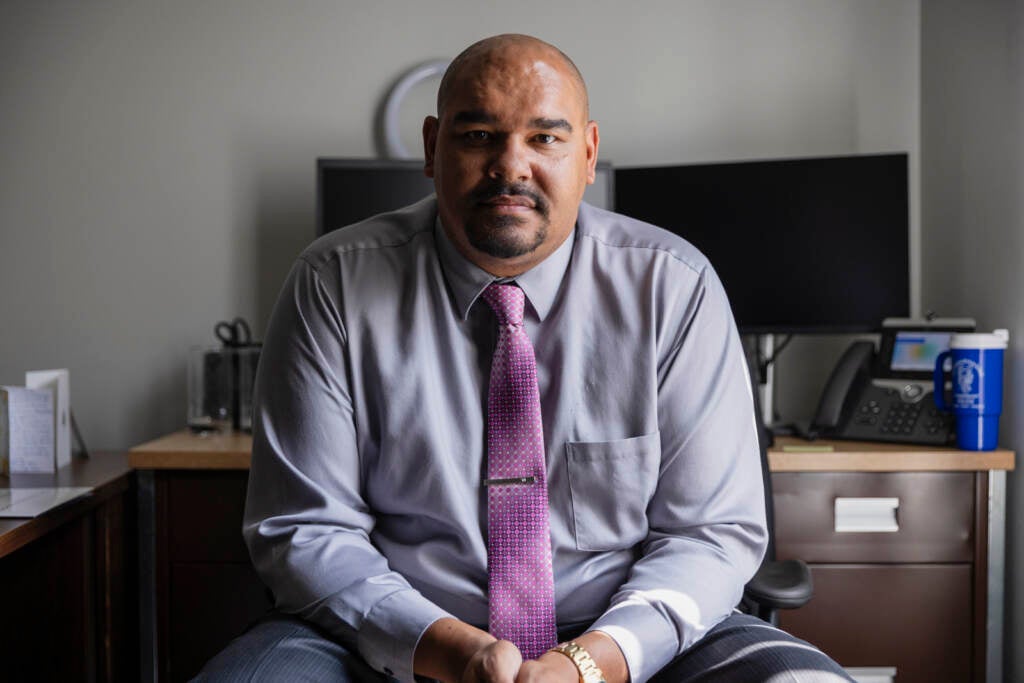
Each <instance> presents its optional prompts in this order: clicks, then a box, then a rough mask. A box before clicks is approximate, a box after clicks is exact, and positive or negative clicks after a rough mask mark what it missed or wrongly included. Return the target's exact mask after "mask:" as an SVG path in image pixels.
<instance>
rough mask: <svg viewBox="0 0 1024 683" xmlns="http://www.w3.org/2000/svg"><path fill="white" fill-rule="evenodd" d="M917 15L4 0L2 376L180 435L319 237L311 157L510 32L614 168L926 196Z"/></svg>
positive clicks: (112, 424)
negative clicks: (818, 165)
mask: <svg viewBox="0 0 1024 683" xmlns="http://www.w3.org/2000/svg"><path fill="white" fill-rule="evenodd" d="M918 14H919V9H918V2H917V1H916V0H903V1H899V2H894V1H892V0H873V1H871V0H828V1H822V0H775V1H774V2H771V3H766V2H762V1H761V0H689V1H679V0H664V1H651V2H639V3H622V2H557V1H551V0H546V1H543V2H542V1H539V0H523V1H521V2H518V3H512V4H509V3H503V4H501V5H500V6H497V7H494V8H488V7H486V6H485V5H482V4H481V3H477V2H471V1H470V0H446V1H435V2H430V3H416V2H396V1H393V0H392V1H387V0H378V1H377V2H374V3H357V2H326V1H325V2H309V1H306V2H288V3H286V2H253V1H249V0H246V1H242V0H236V1H227V0H221V1H218V2H165V3H137V2H131V1H127V0H125V1H121V2H117V1H113V0H111V1H107V2H99V1H95V2H88V3H75V2H47V3H40V2H32V1H25V0H21V1H11V0H8V1H7V2H4V3H2V4H0V102H2V107H0V111H2V112H3V125H0V149H2V150H3V154H2V155H0V292H2V294H0V306H2V308H0V321H2V325H3V333H2V334H0V382H4V383H21V382H22V380H23V374H22V373H23V372H24V371H25V370H27V369H33V368H45V367H69V368H70V369H71V376H72V394H73V407H74V410H75V412H76V414H77V416H78V420H79V423H80V424H81V426H82V430H83V432H84V435H85V437H86V440H87V442H88V443H89V445H90V447H92V448H124V447H128V446H130V445H132V444H134V443H138V442H140V441H141V440H144V439H148V438H152V437H155V436H157V435H159V434H161V433H165V432H168V431H172V430H175V429H178V428H180V427H181V426H182V425H183V424H184V412H185V408H184V402H185V380H184V366H185V358H186V353H187V349H188V348H189V347H190V346H192V345H195V344H203V343H207V342H212V341H213V336H212V327H213V324H214V323H215V322H216V321H217V320H220V319H223V318H226V317H229V316H235V315H244V316H247V317H249V318H250V319H251V320H252V321H253V322H254V324H255V327H256V328H257V329H262V327H263V326H264V324H265V323H266V320H267V316H268V313H269V309H270V307H271V306H272V303H273V299H274V296H275V294H276V291H277V287H278V285H279V283H280V281H281V280H282V278H283V277H284V275H285V273H286V271H287V268H288V266H289V264H290V262H291V260H292V258H293V257H294V255H295V254H296V253H297V252H298V251H299V250H300V249H301V248H302V246H303V245H304V244H305V243H307V241H308V240H309V239H311V237H312V234H313V208H312V203H313V191H314V177H313V167H314V166H313V164H314V159H315V158H316V157H317V156H323V155H337V156H369V155H373V154H374V153H375V150H374V147H373V144H372V140H373V131H374V124H373V115H374V111H375V109H376V107H377V106H378V103H379V101H380V99H381V97H382V96H383V94H384V93H385V91H386V89H387V86H388V85H389V84H390V83H391V82H392V81H393V80H394V79H395V78H396V77H397V76H398V75H399V74H400V73H402V72H403V71H404V70H406V69H408V68H410V67H411V66H413V65H415V64H417V63H419V62H421V61H424V60H427V59H430V58H436V57H451V56H453V55H454V54H455V53H456V52H458V51H459V50H460V49H461V48H462V47H464V46H465V45H467V44H468V43H470V42H471V41H473V40H475V39H477V38H480V37H483V36H485V35H489V34H493V33H497V32H502V31H522V32H528V33H533V34H535V35H538V36H540V37H542V38H545V39H548V40H550V41H552V42H554V43H556V44H558V45H559V46H560V47H562V48H563V49H564V50H565V51H566V52H568V53H569V54H570V55H572V56H573V57H574V58H575V59H576V60H577V62H578V63H579V66H580V67H581V69H582V70H583V72H584V74H585V75H586V76H587V78H588V81H589V83H590V88H591V99H592V113H593V115H594V117H595V118H597V119H598V120H599V121H600V123H601V125H602V129H601V131H602V153H603V156H604V157H605V158H608V159H611V160H612V161H614V162H616V163H623V164H628V163H632V164H640V163H656V162H685V161H707V160H721V159H740V158H768V157H781V156H800V155H819V154H843V153H854V152H881V151H904V150H905V151H909V152H911V153H912V155H913V159H914V160H915V173H914V182H915V190H916V178H917V174H916V159H917V141H918V112H917V106H918V19H919V17H918ZM430 99H431V95H430V94H427V93H426V92H425V91H424V93H421V94H420V96H418V98H415V103H422V104H423V107H422V108H423V109H425V108H427V107H428V106H429V102H430ZM415 103H414V104H415ZM420 108H421V107H414V109H420ZM422 113H426V112H421V111H413V112H410V113H408V115H407V116H406V118H407V119H408V120H409V121H410V128H411V131H410V138H411V139H415V131H416V129H418V121H419V117H420V115H421V114H422ZM916 196H917V195H916V191H915V195H914V197H915V199H914V201H915V204H914V214H915V215H914V223H915V232H914V239H915V240H916V239H917V237H916V236H917V232H916V226H917V221H916V214H917V205H916ZM915 269H916V263H915ZM915 275H916V273H915ZM916 287H917V278H916V277H915V279H914V288H915V290H916ZM812 350H813V344H812V345H811V346H809V347H807V350H806V351H805V352H804V351H800V350H799V349H797V350H794V351H789V352H787V354H789V357H790V358H795V359H796V360H797V361H798V360H799V358H797V356H800V355H801V354H804V353H807V354H809V353H811V351H812ZM832 360H833V357H831V356H829V357H828V358H827V359H826V360H825V361H824V362H825V363H826V366H827V364H830V363H831V361H832ZM810 384H813V386H812V388H810V389H808V390H806V391H805V394H806V395H807V396H809V397H810V398H809V399H808V398H806V397H805V398H804V399H803V400H805V401H806V400H813V396H812V395H813V394H815V393H816V392H817V390H818V387H819V386H820V382H819V381H817V379H815V380H813V381H811V382H810ZM783 385H785V381H783ZM795 386H799V383H791V387H795ZM791 390H792V389H791Z"/></svg>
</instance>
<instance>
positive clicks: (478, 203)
mask: <svg viewBox="0 0 1024 683" xmlns="http://www.w3.org/2000/svg"><path fill="white" fill-rule="evenodd" d="M587 107H588V105H587V90H586V85H585V84H584V82H583V78H582V77H581V76H580V73H579V71H578V70H577V69H576V66H575V65H574V64H573V63H572V61H571V60H570V59H569V58H568V57H566V56H565V55H564V54H563V53H562V52H561V51H559V50H558V49H557V48H555V47H554V46H552V45H549V44H547V43H545V42H543V41H540V40H538V39H536V38H531V37H529V36H523V35H501V36H495V37H493V38H486V39H484V40H482V41H480V42H478V43H475V44H473V45H471V46H470V47H468V48H467V49H466V50H465V51H464V52H462V54H460V55H459V56H458V57H456V58H455V60H454V61H452V63H451V65H450V66H449V67H448V71H447V72H446V73H445V75H444V78H443V79H442V81H441V87H440V89H439V90H438V96H437V114H438V115H437V117H436V118H435V117H433V116H428V117H427V119H426V120H425V121H424V122H423V144H424V151H425V155H426V167H425V170H426V173H427V175H428V176H429V177H431V178H433V179H434V186H435V188H436V190H437V199H438V212H439V213H440V216H441V223H442V225H444V228H445V231H446V233H447V234H448V237H449V238H450V239H451V240H452V242H453V243H454V244H455V246H456V248H457V249H458V250H459V252H460V253H462V255H463V256H465V257H466V258H468V259H469V260H470V261H472V262H473V263H475V264H477V265H478V266H480V267H481V268H483V269H484V270H486V271H488V272H490V273H492V274H494V275H498V276H502V277H508V276H514V275H518V274H520V273H522V272H524V271H526V270H528V269H530V268H532V267H533V266H535V265H536V264H537V263H540V262H541V261H542V260H544V259H545V258H546V257H547V256H548V255H549V254H551V253H552V252H553V251H554V250H555V249H557V248H558V247H559V246H560V245H561V244H562V243H563V242H564V241H565V239H566V238H567V237H568V236H569V234H570V233H571V232H572V230H573V227H574V226H575V224H576V213H577V211H578V209H579V203H580V200H581V199H582V198H583V190H584V189H585V187H586V185H587V184H588V183H592V182H594V164H595V163H596V161H597V148H598V142H599V138H598V132H597V124H596V123H594V122H593V121H589V120H588V111H587Z"/></svg>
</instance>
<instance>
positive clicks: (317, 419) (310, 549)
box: [243, 198, 767, 683]
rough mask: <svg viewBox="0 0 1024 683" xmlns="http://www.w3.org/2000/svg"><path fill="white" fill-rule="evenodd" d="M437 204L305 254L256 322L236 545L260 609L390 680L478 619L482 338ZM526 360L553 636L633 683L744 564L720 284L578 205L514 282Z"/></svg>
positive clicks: (471, 278) (672, 243) (748, 538)
mask: <svg viewBox="0 0 1024 683" xmlns="http://www.w3.org/2000/svg"><path fill="white" fill-rule="evenodd" d="M436 214H437V209H436V200H434V199H433V198H429V199H426V200H424V201H422V202H420V203H418V204H415V205H413V206H411V207H408V208H406V209H403V210H402V211H399V212H396V213H392V214H386V215H383V216H378V217H375V218H372V219H369V220H367V221H364V222H362V223H359V224H357V225H354V226H350V227H347V228H345V229H343V230H338V231H335V232H332V233H330V234H328V235H326V236H324V237H322V238H321V239H319V240H317V241H316V242H315V243H314V244H313V245H311V246H310V247H309V248H308V249H306V251H305V252H304V253H303V254H302V255H301V257H300V258H299V259H298V261H297V263H296V264H295V266H294V268H293V269H292V271H291V273H290V275H289V277H288V280H287V282H286V283H285V285H284V289H283V291H282V294H281V297H280V299H279V301H278V303H277V306H276V308H275V310H274V314H273V316H272V320H271V323H270V326H269V328H268V331H267V335H266V340H265V344H264V347H263V352H262V355H261V359H260V369H259V376H258V380H257V408H256V415H255V432H254V439H253V454H252V466H251V470H250V478H249V493H248V500H247V504H246V514H245V522H244V529H243V532H244V535H245V538H246V540H247V542H248V544H249V549H250V552H251V554H252V558H253V561H254V563H255V566H256V568H257V570H258V572H259V573H260V575H261V576H262V578H263V579H264V581H265V582H266V583H267V585H268V586H269V587H270V588H271V589H272V590H273V592H274V594H275V596H276V598H277V601H278V606H279V607H280V608H281V609H282V610H284V611H288V612H294V613H297V614H299V615H301V616H302V617H304V618H306V619H308V620H309V621H311V622H313V623H316V624H318V625H319V626H321V627H323V628H324V629H325V630H327V631H328V632H329V633H331V634H332V635H333V636H334V637H336V638H338V639H339V640H341V641H343V642H346V643H349V644H350V645H352V646H354V647H356V648H357V649H358V651H359V653H360V654H361V655H362V656H363V657H364V658H365V659H366V661H367V662H368V663H369V664H370V665H371V666H372V667H374V668H375V669H377V670H378V671H383V672H386V673H390V674H391V675H393V676H394V677H396V678H398V679H399V680H402V681H411V680H412V679H413V674H412V661H413V653H414V650H415V647H416V644H417V641H418V639H419V638H420V636H421V635H422V634H423V632H424V631H425V630H426V629H427V628H428V627H429V626H430V625H431V624H432V623H433V622H434V621H435V620H437V619H438V618H441V617H444V616H454V617H456V618H458V619H461V620H463V621H466V622H468V623H471V624H474V625H477V626H480V627H483V628H486V625H487V538H486V534H487V528H486V526H487V525H486V519H487V507H486V494H485V491H484V487H483V486H482V483H481V482H482V480H483V478H484V473H485V472H486V469H487V464H486V434H485V429H486V424H485V416H486V400H487V399H486V397H487V383H488V378H489V373H490V363H491V355H492V353H493V350H494V344H495V340H496V336H497V330H496V322H495V318H494V314H493V313H492V312H491V310H490V308H489V307H488V306H487V304H486V303H485V302H483V301H482V300H478V297H479V295H480V293H481V291H482V290H483V289H484V288H485V287H486V286H487V285H488V284H489V283H491V282H492V281H493V280H494V278H493V277H492V276H490V275H489V274H487V273H486V272H484V271H483V270H481V269H480V268H478V267H476V266H475V265H473V264H472V263H470V262H469V261H467V260H466V259H464V258H463V257H462V256H461V255H460V254H458V252H457V251H456V250H455V248H454V247H453V245H452V244H451V243H450V241H449V240H448V239H447V237H446V236H445V234H444V231H443V230H442V229H441V228H440V227H439V223H438V221H437V218H436ZM515 281H516V282H517V283H518V284H519V286H520V287H522V288H523V290H524V292H525V293H526V297H527V301H528V304H527V307H526V330H527V333H528V334H529V336H530V339H531V340H532V341H533V345H534V349H535V352H536V356H537V367H538V384H539V388H540V397H541V409H542V413H543V420H544V440H545V448H546V453H547V467H548V485H549V493H548V497H549V500H550V507H551V516H550V523H551V543H552V556H553V563H554V576H555V597H556V603H557V616H558V622H559V626H560V628H566V627H569V626H573V625H592V628H594V629H600V630H601V631H604V632H605V633H607V634H609V635H610V636H611V637H613V638H614V639H615V640H616V642H617V643H618V645H619V647H620V648H621V649H622V652H623V653H624V655H625V657H626V660H627V663H628V665H629V670H630V674H631V676H632V680H633V681H636V682H637V683H642V682H643V681H646V680H647V679H648V678H649V677H650V676H651V675H652V674H654V673H655V672H656V671H657V670H658V669H660V668H661V667H662V666H664V665H665V664H666V663H667V662H669V661H670V660H671V659H672V658H673V657H674V656H676V655H677V654H679V653H681V652H683V651H684V650H685V649H686V648H687V647H689V646H690V645H691V644H693V643H694V642H696V641H697V640H698V639H699V638H700V637H701V636H702V635H703V634H704V633H706V632H707V631H708V630H709V629H710V628H711V627H712V626H714V625H715V624H716V623H718V622H719V621H720V620H722V619H723V618H724V617H725V616H727V615H728V614H729V613H730V611H731V610H732V608H733V606H734V605H736V604H737V602H738V601H739V598H740V595H741V593H742V588H743V585H744V584H745V583H746V581H747V580H748V579H749V578H750V576H752V575H753V573H754V571H755V570H756V568H757V566H758V564H759V562H760V560H761V557H762V555H763V552H764V546H765V543H766V538H767V536H766V530H765V519H764V498H763V496H764V492H763V488H762V487H763V484H762V478H761V469H760V458H759V452H758V446H757V435H756V430H755V427H754V416H753V405H752V398H751V392H750V383H749V378H748V374H747V370H746V365H745V361H744V357H743V353H742V350H741V346H740V341H739V337H738V335H737V333H736V329H735V325H734V323H733V320H732V315H731V312H730V309H729V304H728V301H727V299H726V296H725V292H724V291H723V289H722V285H721V283H720V282H719V280H718V277H717V276H716V275H715V273H714V271H713V270H712V268H711V267H710V266H709V265H708V263H707V261H706V259H705V258H704V257H703V256H702V255H701V254H700V253H699V252H698V251H697V250H696V249H694V248H693V247H692V246H691V245H689V244H688V243H687V242H685V241H684V240H682V239H680V238H679V237H677V236H674V235H672V234H670V233H668V232H666V231H663V230H660V229H658V228H655V227H653V226H650V225H647V224H644V223H640V222H638V221H635V220H632V219H629V218H626V217H624V216H620V215H617V214H613V213H609V212H606V211H602V210H600V209H596V208H594V207H591V206H588V205H586V204H583V205H582V206H581V207H580V213H579V218H578V221H577V226H576V230H575V232H574V234H573V235H572V236H571V237H570V239H568V240H566V242H565V243H564V244H563V245H562V246H561V247H559V249H558V250H557V251H556V252H555V253H554V254H552V255H551V256H550V257H549V258H548V259H546V260H545V261H544V262H542V263H541V264H539V265H538V266H536V267H534V268H533V269H532V270H530V271H528V272H526V273H524V274H523V275H521V276H519V277H517V278H515Z"/></svg>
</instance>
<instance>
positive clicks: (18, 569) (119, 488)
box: [0, 453, 137, 681]
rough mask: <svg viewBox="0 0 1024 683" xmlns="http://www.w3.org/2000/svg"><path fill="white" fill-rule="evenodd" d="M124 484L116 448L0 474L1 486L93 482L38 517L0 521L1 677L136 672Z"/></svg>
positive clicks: (129, 511)
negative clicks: (53, 468) (57, 465)
mask: <svg viewBox="0 0 1024 683" xmlns="http://www.w3.org/2000/svg"><path fill="white" fill-rule="evenodd" d="M132 483H133V474H132V471H131V468H130V467H129V466H128V461H127V457H126V456H125V455H124V454H123V453H120V454H112V453H95V454H93V456H92V457H91V458H90V459H88V460H82V459H78V458H75V459H74V460H73V461H72V463H71V465H69V466H67V467H63V468H61V469H60V470H59V471H58V472H57V473H55V474H14V475H12V476H11V477H10V478H4V477H0V487H3V488H9V487H12V486H13V487H19V488H20V487H25V488H32V487H51V486H89V487H92V488H93V492H92V494H91V495H90V496H88V497H85V498H79V499H76V500H74V501H71V502H69V503H67V504H65V505H62V506H61V507H59V508H55V509H53V510H49V511H47V512H45V513H43V514H41V515H39V516H38V517H35V518H32V519H0V595H2V597H0V605H2V607H0V613H2V614H3V618H2V619H0V678H2V679H3V680H11V681H21V680H33V681H36V680H46V681H57V680H66V681H93V680H105V681H118V680H125V681H130V680H134V679H135V672H136V664H135V659H134V657H135V653H136V651H137V647H136V642H135V632H136V629H135V626H136V623H137V622H136V617H135V615H136V609H135V600H134V596H135V583H134V576H135V574H134V564H135V560H134V543H132V542H131V539H132V538H134V524H135V517H134V509H135V505H134V497H133V496H134V490H133V486H132ZM126 541H127V542H126Z"/></svg>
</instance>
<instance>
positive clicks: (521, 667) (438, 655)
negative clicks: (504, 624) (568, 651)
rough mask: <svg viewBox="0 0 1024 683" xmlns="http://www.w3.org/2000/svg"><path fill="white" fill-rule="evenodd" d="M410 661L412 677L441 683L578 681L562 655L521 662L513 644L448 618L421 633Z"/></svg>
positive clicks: (557, 654) (566, 682)
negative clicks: (425, 678) (414, 674)
mask: <svg viewBox="0 0 1024 683" xmlns="http://www.w3.org/2000/svg"><path fill="white" fill-rule="evenodd" d="M413 659H414V662H413V664H414V666H415V669H416V673H418V674H422V675H424V676H427V677H429V678H436V679H439V680H442V681H445V683H579V680H580V675H579V670H577V668H576V665H575V664H574V663H573V661H572V660H571V659H569V658H568V657H566V656H565V655H562V654H559V653H557V652H546V653H544V654H543V655H541V656H540V657H539V658H538V659H535V660H527V661H524V660H523V655H522V653H521V652H520V651H519V648H517V647H516V646H515V644H514V643H511V642H509V641H507V640H498V639H496V638H495V637H494V636H492V635H490V634H489V633H487V632H486V631H482V630H480V629H477V628H474V627H472V626H470V625H468V624H466V623H464V622H461V621H458V620H457V619H452V618H442V619H438V620H437V621H436V622H434V623H433V624H432V625H431V626H430V627H429V628H428V629H427V630H426V632H424V634H423V636H422V637H421V638H420V642H419V644H418V645H417V647H416V653H415V656H414V658H413ZM610 680H617V679H610ZM622 680H624V679H622Z"/></svg>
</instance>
